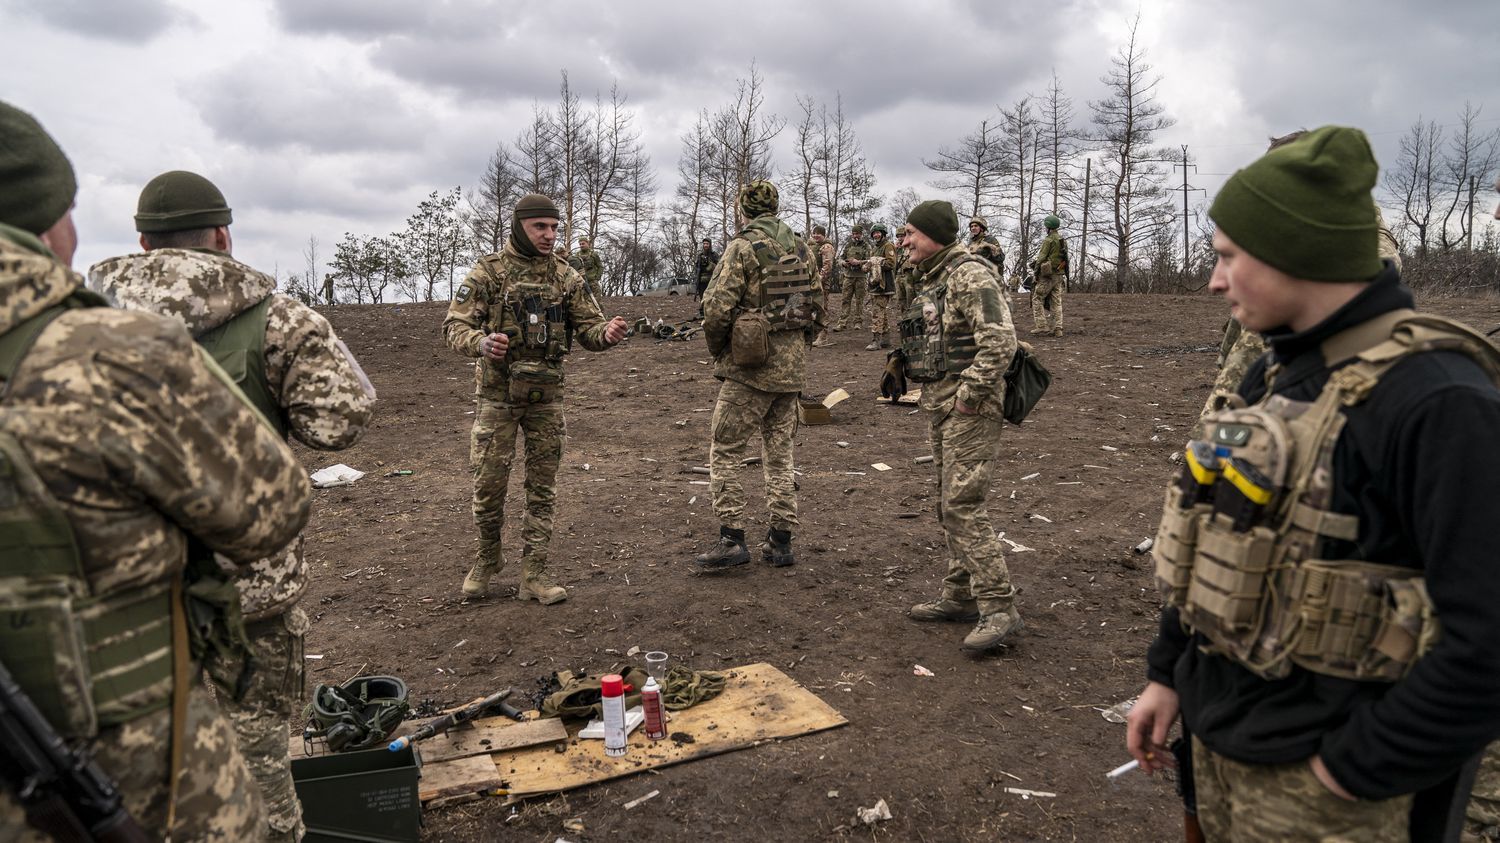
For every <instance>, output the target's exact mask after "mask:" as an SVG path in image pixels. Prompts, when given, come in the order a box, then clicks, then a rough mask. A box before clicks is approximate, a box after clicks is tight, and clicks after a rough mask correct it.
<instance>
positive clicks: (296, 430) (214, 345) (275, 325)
mask: <svg viewBox="0 0 1500 843" xmlns="http://www.w3.org/2000/svg"><path fill="white" fill-rule="evenodd" d="M232 221H233V217H232V216H231V213H230V210H229V203H228V202H226V201H225V199H224V194H223V193H222V192H221V191H220V190H219V188H218V187H217V186H215V185H214V183H213V182H211V181H209V180H208V179H206V178H204V177H203V176H201V175H198V174H197V173H190V172H187V171H186V170H172V171H170V172H166V173H162V174H161V175H159V176H157V177H156V178H153V179H151V180H150V181H149V182H147V183H146V186H145V187H144V188H142V189H141V195H140V199H139V200H138V201H137V203H136V214H135V225H136V230H138V231H139V232H140V242H141V248H142V249H144V251H143V252H140V253H136V254H130V255H121V256H119V257H114V258H109V259H108V260H104V261H100V262H99V263H97V264H95V265H94V266H92V267H90V268H89V286H90V287H91V288H93V289H94V290H95V291H96V292H99V293H101V294H103V295H104V297H105V298H107V299H109V301H110V303H111V304H114V305H115V306H117V307H123V308H126V309H129V310H144V311H149V312H152V313H157V314H160V315H162V316H169V317H172V318H174V319H177V320H178V321H180V322H182V324H183V325H184V327H186V328H187V329H188V333H190V334H192V335H193V337H194V338H195V339H197V340H198V342H199V344H200V345H202V346H203V347H204V348H205V349H206V350H207V351H208V352H209V354H211V355H212V356H213V357H214V359H215V360H217V361H218V362H219V363H220V365H222V366H223V367H224V368H225V370H226V371H229V372H231V373H232V374H233V376H234V377H235V378H236V383H237V384H238V385H239V387H240V389H241V390H243V391H244V393H245V395H246V397H247V398H249V399H250V401H251V403H253V404H254V405H255V407H256V408H257V409H258V410H260V411H261V414H262V415H264V416H265V417H266V419H267V420H268V421H270V422H271V423H272V425H273V426H275V428H276V429H277V431H278V432H280V433H281V434H282V435H283V436H287V437H295V438H296V439H297V440H298V441H300V442H302V443H303V444H305V445H308V446H310V447H312V448H316V449H318V450H320V451H338V450H343V449H345V448H349V447H351V446H353V445H354V444H355V443H356V442H358V441H359V439H360V438H361V437H362V436H363V434H364V431H365V429H366V427H367V426H368V424H369V421H370V416H371V414H372V412H373V409H374V403H375V390H374V387H372V386H370V382H369V380H368V379H367V378H366V377H365V373H364V371H363V370H362V369H361V368H360V367H359V364H358V363H357V362H356V361H355V359H354V355H353V354H352V353H350V351H349V348H348V347H347V346H346V345H345V344H344V342H343V341H342V340H340V339H339V337H338V334H337V333H335V332H334V330H333V326H332V325H331V324H329V322H328V319H327V318H326V317H324V316H323V315H322V314H321V313H318V312H317V311H316V310H313V309H312V308H311V307H310V306H308V305H307V304H304V303H303V302H301V301H299V300H297V299H296V298H293V297H292V296H289V295H285V294H283V293H278V292H276V284H277V282H276V279H275V278H274V277H272V276H271V275H268V274H266V273H264V272H259V271H257V270H255V269H254V268H253V267H250V266H248V265H246V264H244V263H241V262H240V261H238V260H236V259H235V258H234V256H233V254H231V252H232V250H233V245H234V244H233V241H232V239H231V237H230V234H229V225H230V223H231V222H232ZM308 581H309V575H308V569H307V561H306V558H305V555H304V552H303V542H302V537H301V536H298V537H297V538H296V539H294V540H293V541H292V542H291V543H289V544H288V545H287V546H286V547H284V548H278V549H277V552H276V553H274V554H270V555H268V556H267V557H266V558H265V559H262V560H260V561H258V562H257V563H256V564H255V565H254V566H252V568H251V572H250V573H249V574H246V575H243V576H239V577H236V578H235V580H234V584H235V587H236V588H237V590H238V591H239V598H240V607H239V608H240V613H241V615H242V616H243V618H244V620H245V640H246V641H247V642H248V645H249V646H248V653H235V654H233V655H228V654H225V653H221V652H216V651H211V652H210V653H209V654H208V655H206V656H205V658H204V672H205V674H206V675H207V677H208V679H209V681H210V683H212V684H213V686H214V688H215V689H216V690H217V698H218V700H219V705H220V707H221V708H223V709H224V710H225V712H226V713H227V714H228V715H229V718H230V721H231V722H232V723H233V724H234V730H235V736H236V738H237V739H238V743H239V747H240V751H241V752H242V753H244V755H245V760H246V761H247V762H248V763H249V765H250V771H251V773H252V774H253V775H254V777H255V782H256V784H257V785H258V787H259V790H260V794H261V797H262V799H263V800H264V801H265V804H266V808H267V814H268V823H267V827H266V828H265V829H263V830H262V835H263V839H265V840H267V841H272V842H273V843H282V842H283V841H292V840H297V839H300V838H301V837H302V836H303V834H304V833H305V829H304V827H303V823H302V814H301V809H300V803H299V802H298V801H297V794H296V790H295V788H294V786H293V784H292V775H291V770H290V768H289V766H288V755H287V744H286V723H287V721H288V720H290V719H293V718H295V717H296V716H297V715H298V714H300V713H301V711H302V708H303V706H304V704H305V703H306V688H305V686H304V684H303V682H302V681H301V677H302V674H303V661H302V653H303V650H304V645H303V642H304V639H305V637H306V631H307V627H308V619H307V615H306V613H305V612H304V611H303V610H302V607H301V606H300V605H299V603H300V600H301V597H302V594H303V593H304V592H305V591H306V589H307V585H308ZM247 662H248V663H251V664H254V665H255V670H254V671H252V672H251V673H250V674H249V680H248V682H246V683H243V684H242V683H241V679H240V677H241V676H242V675H244V665H245V664H246V663H247ZM288 677H293V679H291V680H289V679H288Z"/></svg>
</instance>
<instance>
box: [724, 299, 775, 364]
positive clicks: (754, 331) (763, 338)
mask: <svg viewBox="0 0 1500 843" xmlns="http://www.w3.org/2000/svg"><path fill="white" fill-rule="evenodd" d="M770 357H771V323H770V320H769V319H767V318H766V315H765V314H764V313H762V312H761V311H759V310H746V311H744V312H742V313H741V314H740V315H739V316H736V317H735V320H734V325H733V326H732V327H731V328H730V330H729V359H730V360H731V361H733V362H734V365H736V366H739V367H740V368H741V369H759V368H760V367H761V366H764V365H766V361H767V360H769V359H770Z"/></svg>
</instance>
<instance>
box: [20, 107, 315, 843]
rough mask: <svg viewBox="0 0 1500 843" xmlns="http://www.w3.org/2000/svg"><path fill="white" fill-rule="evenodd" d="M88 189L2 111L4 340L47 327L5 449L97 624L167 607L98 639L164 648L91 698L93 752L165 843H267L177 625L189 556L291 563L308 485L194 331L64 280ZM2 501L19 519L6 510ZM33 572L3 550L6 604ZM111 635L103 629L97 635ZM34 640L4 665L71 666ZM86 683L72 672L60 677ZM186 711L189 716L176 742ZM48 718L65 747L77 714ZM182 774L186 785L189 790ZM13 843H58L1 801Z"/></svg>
mask: <svg viewBox="0 0 1500 843" xmlns="http://www.w3.org/2000/svg"><path fill="white" fill-rule="evenodd" d="M75 185H76V182H75V180H74V177H73V172H72V168H71V167H70V166H69V164H68V161H67V159H66V158H65V157H64V156H63V154H62V152H61V151H60V150H58V149H57V146H56V144H55V143H53V141H52V140H51V138H50V137H48V136H47V135H46V133H45V132H44V131H43V130H42V129H41V127H40V126H38V125H37V124H36V122H35V121H34V120H32V119H31V118H30V116H29V115H26V114H24V113H22V112H20V111H17V110H16V109H14V108H12V107H10V106H8V105H5V104H3V103H0V335H5V334H8V333H9V332H11V331H13V330H27V329H28V328H27V327H26V326H27V325H29V324H34V323H30V320H31V319H32V318H33V317H37V316H43V317H44V318H47V317H48V315H50V318H51V319H52V321H51V322H50V323H47V324H45V326H44V327H41V328H40V331H39V333H37V334H36V335H35V338H34V340H33V341H32V343H31V345H30V349H29V351H25V352H24V355H20V354H18V355H17V358H18V359H19V364H18V365H17V367H16V368H15V369H14V371H13V373H12V375H11V377H10V378H9V380H8V381H7V382H6V383H5V384H4V386H3V390H4V392H3V399H0V431H3V432H4V434H5V435H6V436H9V437H14V440H15V441H16V442H17V443H18V445H19V447H20V448H21V449H22V450H23V452H24V453H25V454H26V455H27V456H29V462H30V464H31V466H32V468H33V469H34V470H35V472H36V475H37V476H38V479H39V480H40V483H41V489H42V491H36V490H32V491H29V492H28V491H24V490H23V491H22V496H23V500H24V499H25V498H27V497H30V500H31V501H33V502H35V503H44V504H45V503H47V502H49V501H50V504H49V505H50V506H54V507H56V508H57V510H58V511H59V512H60V513H61V515H62V516H63V517H64V519H65V521H66V524H67V526H68V528H69V530H70V532H71V534H72V541H73V543H75V544H74V545H73V546H76V549H77V562H76V564H77V565H78V570H80V571H81V577H82V579H83V581H84V586H83V587H84V588H85V589H86V593H87V596H88V598H89V599H90V601H91V602H92V603H93V604H94V605H95V606H97V607H99V609H105V608H106V607H109V606H116V607H118V606H121V605H122V604H133V605H137V606H138V605H140V603H141V602H142V601H159V602H160V607H161V609H160V611H161V614H160V615H157V616H156V617H155V618H149V616H148V620H149V623H147V624H146V625H144V626H140V625H138V626H135V627H133V629H132V631H131V633H130V635H128V636H126V635H124V634H123V633H122V634H120V635H116V636H111V637H110V638H108V639H102V640H93V639H92V638H91V637H90V636H87V635H85V641H86V646H88V647H89V649H90V651H91V661H94V660H95V659H96V658H97V659H98V660H99V662H98V663H101V664H103V665H109V664H111V662H112V661H113V658H112V657H109V656H108V654H109V652H110V644H109V643H108V642H110V641H120V640H130V641H135V642H136V643H137V644H138V645H139V646H140V647H141V651H143V652H144V651H146V648H147V647H153V648H154V647H159V648H160V649H159V650H155V651H154V652H156V653H160V655H159V656H155V657H148V658H135V659H134V660H133V661H132V662H128V663H125V664H121V665H120V666H118V667H117V668H115V673H116V677H115V678H116V679H117V680H118V679H120V678H121V676H122V674H119V673H118V671H119V670H123V669H125V668H126V665H127V664H128V666H129V673H130V674H131V675H133V677H134V678H133V679H132V680H131V684H135V685H137V686H138V688H139V690H136V691H124V692H122V691H113V692H111V691H107V690H101V686H98V685H95V686H93V690H92V693H93V695H94V697H95V705H96V708H97V710H98V712H99V715H100V723H101V725H99V726H98V727H97V729H89V730H85V731H82V732H81V734H80V737H83V738H87V740H86V742H85V743H86V746H87V748H88V749H89V750H90V751H91V752H92V754H93V756H94V758H95V760H96V761H97V762H98V764H99V765H100V767H101V768H102V769H103V771H104V772H105V774H106V775H108V776H110V777H111V778H112V779H114V781H115V783H116V784H117V785H118V786H119V787H120V790H121V792H122V793H123V796H124V800H125V808H126V809H127V810H129V811H130V813H131V814H132V815H133V816H134V817H135V819H136V820H137V822H139V823H140V824H141V825H142V826H143V827H144V828H145V829H148V830H149V831H150V832H151V833H153V834H163V833H165V832H167V831H170V833H171V836H172V839H174V840H224V841H230V840H252V839H259V837H260V836H261V835H262V834H264V832H265V828H266V817H265V813H264V806H263V805H262V803H261V800H260V796H259V793H258V792H257V789H256V787H255V785H254V781H253V779H252V778H251V776H250V772H249V770H248V769H247V768H246V766H245V761H244V759H243V757H242V756H241V755H240V752H239V749H238V748H237V746H236V742H235V738H234V732H233V730H232V728H231V726H230V724H229V721H228V720H226V719H225V718H224V717H223V715H222V714H221V713H220V712H219V710H218V709H217V708H216V707H215V705H214V703H213V700H212V698H211V697H210V696H209V692H208V690H207V689H206V688H205V687H203V686H202V684H201V683H199V682H198V681H196V680H195V679H194V677H195V676H196V673H197V670H198V664H197V663H196V661H197V658H198V656H196V655H192V654H190V653H188V652H185V651H184V649H178V648H174V647H172V646H171V643H170V642H171V639H172V637H173V636H172V631H171V630H172V627H173V626H175V625H178V624H181V623H183V621H182V620H181V619H182V618H183V615H184V612H183V611H182V610H180V609H177V610H174V608H173V603H174V601H173V595H174V594H176V593H178V592H177V588H178V586H177V585H174V584H180V583H181V582H182V578H181V577H182V574H183V572H184V568H185V562H186V560H187V558H188V548H189V544H190V542H192V543H193V544H195V545H201V546H203V547H206V548H207V549H209V550H212V551H214V552H217V553H219V554H221V555H222V556H223V557H225V558H227V559H229V560H231V561H232V562H233V563H234V564H237V565H239V564H249V563H252V562H254V561H255V560H258V559H263V558H265V557H266V556H268V555H270V554H272V553H274V552H276V551H277V550H279V549H281V548H283V547H285V546H286V545H287V544H288V543H289V542H291V541H292V540H293V539H294V538H295V537H296V535H297V533H298V532H299V531H300V530H301V529H302V526H303V524H304V523H305V522H306V521H307V513H308V504H309V500H310V490H309V488H308V482H307V475H306V472H305V471H304V470H303V468H302V466H301V465H300V464H299V463H298V462H297V460H296V458H295V457H294V456H293V455H292V453H291V451H290V449H288V448H287V445H286V443H285V442H283V441H282V439H281V437H280V436H278V435H277V434H276V432H275V431H274V430H273V429H272V428H271V427H270V426H269V425H268V424H266V423H265V422H264V421H263V420H262V419H261V418H260V417H259V416H258V414H257V413H256V412H255V411H254V410H253V409H251V408H250V407H249V406H247V405H246V404H245V403H244V402H243V396H242V395H240V394H239V393H238V392H237V391H236V390H234V389H233V387H232V386H230V385H229V382H228V378H227V376H226V375H225V374H224V372H223V370H222V369H220V368H219V367H218V366H216V365H214V364H213V363H212V361H211V360H209V359H208V358H207V357H206V356H204V354H203V352H202V351H201V349H199V348H198V347H197V346H196V345H195V344H194V343H193V340H192V338H191V337H190V336H189V335H188V334H187V332H186V331H184V330H183V328H182V325H181V324H180V323H178V322H177V321H175V320H172V319H168V318H164V317H161V316H157V315H155V314H149V313H140V312H129V311H121V310H114V309H110V308H107V307H103V306H102V305H103V301H102V300H101V299H99V298H98V297H97V296H95V295H94V294H92V293H89V292H88V291H86V290H83V289H82V286H81V285H82V279H81V278H80V277H79V276H77V275H76V274H74V273H73V272H72V271H71V270H69V268H68V263H69V262H70V260H71V258H72V254H73V249H74V246H75V244H76V242H77V241H76V235H75V234H74V231H73V225H72V217H71V213H70V212H69V208H70V207H71V205H72V201H73V195H74V191H75ZM59 306H61V307H66V308H67V309H59ZM18 326H20V327H19V328H18ZM12 476H14V475H12ZM11 490H12V492H14V491H15V487H14V486H12V489H11ZM7 497H8V499H9V500H11V501H14V500H15V499H16V498H15V497H14V495H11V496H6V495H0V500H4V499H7ZM34 505H35V504H34ZM11 506H14V504H11ZM24 512H25V510H24V509H23V510H21V513H22V514H24ZM15 514H16V513H15V511H14V510H12V511H11V512H10V513H6V517H12V516H14V515H15ZM29 561H31V557H30V553H29V552H28V551H27V550H24V549H23V550H17V549H16V548H15V547H3V548H0V568H4V569H5V570H4V571H3V575H4V576H5V577H7V578H8V579H6V582H7V585H6V586H5V588H7V589H13V588H16V587H18V583H21V582H24V580H25V578H26V577H27V576H28V575H29V574H28V570H27V568H26V567H25V566H26V565H27V563H28V562H29ZM31 573H33V574H34V571H33V572H31ZM204 584H205V585H207V584H211V583H209V582H207V581H204ZM179 605H180V604H179ZM100 615H101V613H100V612H99V611H98V610H97V609H96V610H94V613H93V615H92V617H93V618H94V619H95V620H93V621H91V623H97V622H98V618H99V617H100ZM102 615H103V616H104V617H111V616H121V617H122V618H123V615H121V614H120V613H116V612H111V611H108V610H106V611H104V612H103V613H102ZM121 622H122V623H125V621H124V620H122V621H121ZM131 623H134V624H140V623H142V620H141V619H138V620H135V621H131ZM25 633H26V630H25V629H24V628H23V627H17V626H15V625H13V624H9V623H8V624H6V625H5V627H4V628H3V629H0V654H3V656H4V658H5V660H6V662H7V664H9V665H10V666H12V667H13V668H14V667H15V666H16V665H17V664H18V663H19V664H23V665H24V664H25V663H26V662H25V657H26V656H30V657H31V659H32V664H33V665H35V664H36V663H37V660H39V659H49V658H60V657H61V654H62V653H63V650H62V649H61V648H60V647H59V649H58V650H57V651H56V653H54V654H51V655H48V654H45V653H43V654H40V655H39V654H37V653H35V652H28V653H25V654H20V655H18V654H17V653H16V652H15V651H14V649H13V645H17V641H18V638H17V637H18V636H20V637H21V638H20V640H25V638H24V636H25ZM47 643H52V642H51V641H50V640H49V641H48V642H47ZM59 643H60V642H59ZM35 645H36V641H35V640H33V641H31V646H32V647H35ZM13 659H15V660H13ZM74 669H76V665H75V666H72V667H70V666H68V665H67V664H64V663H59V667H58V670H57V671H56V674H57V675H59V676H63V677H66V676H69V675H70V674H71V672H72V670H74ZM13 672H14V671H13ZM22 685H23V689H24V688H25V683H24V682H23V683H22ZM114 687H115V688H118V687H119V686H118V685H114ZM174 692H175V693H174ZM101 693H103V694H105V695H106V696H105V697H104V698H102V699H101V698H100V696H99V695H100V694H101ZM34 696H35V695H34ZM174 697H178V698H179V699H182V700H183V701H184V702H185V704H186V709H185V711H186V715H185V717H184V719H183V720H182V722H178V723H174V722H173V719H174V718H173V715H172V711H173V706H172V705H171V702H172V700H173V698H174ZM44 713H46V714H47V715H48V717H49V719H50V720H52V721H53V723H54V725H56V726H58V728H60V729H62V728H64V725H63V723H65V722H67V718H68V712H66V711H63V710H58V711H51V712H48V711H44ZM174 756H175V757H174ZM174 762H175V763H177V764H178V765H179V769H180V771H181V772H180V776H179V777H178V779H177V781H176V783H175V786H174V783H173V782H172V781H171V777H170V776H169V772H168V771H169V769H171V768H172V766H173V764H174ZM174 796H175V800H174ZM0 839H3V840H21V841H39V840H44V839H47V838H45V837H43V836H42V835H40V834H38V833H36V832H35V831H33V830H30V829H28V828H27V827H26V824H25V819H24V817H23V814H22V809H21V807H20V805H19V804H18V803H17V802H16V800H15V799H14V797H13V796H12V795H11V794H10V793H9V792H4V791H0Z"/></svg>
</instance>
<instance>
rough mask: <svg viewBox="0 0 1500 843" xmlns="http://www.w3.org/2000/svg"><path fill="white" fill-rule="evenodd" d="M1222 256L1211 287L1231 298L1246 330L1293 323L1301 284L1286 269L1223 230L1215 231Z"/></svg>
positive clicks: (1299, 305) (1216, 246)
mask: <svg viewBox="0 0 1500 843" xmlns="http://www.w3.org/2000/svg"><path fill="white" fill-rule="evenodd" d="M1214 252H1215V253H1217V254H1218V256H1219V259H1218V261H1217V262H1216V263H1215V264H1214V274H1213V277H1211V278H1210V279H1209V281H1208V289H1209V290H1211V291H1213V292H1215V293H1218V294H1219V295H1221V296H1223V297H1224V299H1225V301H1228V302H1229V306H1230V313H1231V314H1232V315H1233V316H1234V318H1235V319H1238V320H1239V322H1240V324H1241V325H1243V326H1245V330H1247V331H1256V332H1258V333H1261V332H1265V331H1269V330H1271V329H1273V328H1281V327H1286V326H1288V325H1291V324H1293V322H1294V321H1295V320H1296V317H1297V316H1298V315H1299V314H1300V313H1301V312H1302V302H1303V297H1302V295H1301V292H1302V290H1301V285H1303V284H1310V283H1316V282H1310V281H1298V280H1297V279H1295V278H1293V277H1292V276H1290V275H1287V274H1286V273H1285V272H1282V271H1281V270H1279V269H1276V268H1275V267H1273V266H1271V265H1270V264H1268V263H1266V262H1264V261H1262V260H1260V259H1259V258H1256V257H1255V256H1254V255H1251V254H1250V253H1249V252H1247V251H1245V250H1244V249H1241V248H1240V247H1239V245H1238V244H1236V243H1235V242H1234V241H1233V240H1230V239H1229V236H1228V235H1226V234H1225V233H1224V232H1222V231H1215V232H1214Z"/></svg>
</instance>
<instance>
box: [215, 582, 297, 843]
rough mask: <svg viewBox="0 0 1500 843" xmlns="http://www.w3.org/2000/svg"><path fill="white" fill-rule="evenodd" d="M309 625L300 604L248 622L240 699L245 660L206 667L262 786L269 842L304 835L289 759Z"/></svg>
mask: <svg viewBox="0 0 1500 843" xmlns="http://www.w3.org/2000/svg"><path fill="white" fill-rule="evenodd" d="M307 627H308V622H307V613H306V612H304V611H302V608H301V607H300V606H293V607H291V608H290V609H288V610H287V611H285V612H283V613H281V614H279V615H275V616H272V617H269V618H266V619H264V620H259V621H254V622H251V623H247V624H245V634H246V636H247V637H248V638H249V639H250V647H251V650H252V651H253V656H254V660H255V661H254V669H253V670H252V671H251V673H250V687H249V688H248V689H247V690H246V692H245V695H244V697H243V698H242V699H240V700H239V701H235V699H234V686H235V683H236V681H238V679H239V676H240V669H241V667H242V666H243V659H234V660H232V661H230V660H225V659H210V660H209V661H207V662H205V664H204V667H205V668H206V670H207V672H208V679H209V681H210V682H211V683H213V687H214V691H215V696H216V697H217V698H218V701H219V708H221V709H223V711H224V713H225V714H227V715H228V716H229V722H230V723H231V724H233V726H234V733H235V737H236V738H237V739H238V741H239V747H240V753H241V754H242V755H244V757H245V763H246V764H248V765H249V767H250V773H251V775H253V776H254V777H255V783H256V785H258V786H259V787H260V795H261V799H262V801H263V802H265V805H266V814H267V819H268V821H269V825H268V828H269V831H268V832H267V833H266V838H265V839H267V840H270V841H278V843H279V841H288V842H289V843H290V841H297V840H301V839H302V835H303V834H305V833H306V829H305V828H304V827H303V825H302V805H301V803H300V802H298V801H297V791H296V789H295V788H294V787H293V785H292V769H291V766H290V759H289V758H288V757H287V723H288V722H290V721H291V720H292V719H293V718H295V717H297V716H298V715H299V714H301V712H302V706H303V703H304V702H305V701H306V697H307V686H306V682H305V679H306V668H305V661H304V659H303V653H304V652H305V648H304V646H303V641H304V640H305V639H306V637H307Z"/></svg>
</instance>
